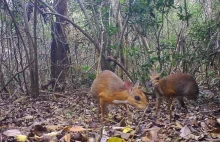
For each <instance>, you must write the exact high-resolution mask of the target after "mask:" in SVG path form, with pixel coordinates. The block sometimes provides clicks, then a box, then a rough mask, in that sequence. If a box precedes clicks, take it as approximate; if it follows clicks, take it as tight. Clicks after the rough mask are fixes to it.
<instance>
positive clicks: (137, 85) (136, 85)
mask: <svg viewBox="0 0 220 142" xmlns="http://www.w3.org/2000/svg"><path fill="white" fill-rule="evenodd" d="M139 84H140V81H139V80H137V81H136V83H135V84H134V87H135V88H137V87H139Z"/></svg>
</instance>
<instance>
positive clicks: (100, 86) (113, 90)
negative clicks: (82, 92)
mask: <svg viewBox="0 0 220 142" xmlns="http://www.w3.org/2000/svg"><path fill="white" fill-rule="evenodd" d="M91 95H92V96H93V97H95V98H99V101H100V108H101V113H102V119H103V117H104V106H105V104H113V103H115V102H114V101H116V100H117V101H119V102H120V101H122V102H123V104H131V105H133V106H136V107H138V108H146V107H147V105H148V100H147V98H146V96H145V95H144V93H143V92H142V91H141V89H139V87H138V86H136V87H132V88H130V90H128V89H127V88H126V85H125V82H124V81H122V80H121V79H120V78H119V77H118V76H117V75H116V74H115V73H113V72H111V71H109V70H105V71H102V72H101V73H100V74H99V75H98V76H97V77H96V79H95V80H94V81H93V84H92V87H91ZM135 96H138V97H139V98H140V101H137V100H135Z"/></svg>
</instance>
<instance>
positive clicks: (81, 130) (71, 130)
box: [69, 126, 86, 132]
mask: <svg viewBox="0 0 220 142" xmlns="http://www.w3.org/2000/svg"><path fill="white" fill-rule="evenodd" d="M69 131H70V132H83V131H86V129H85V128H83V127H82V126H73V127H71V128H70V129H69Z"/></svg>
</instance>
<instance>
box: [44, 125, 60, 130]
mask: <svg viewBox="0 0 220 142" xmlns="http://www.w3.org/2000/svg"><path fill="white" fill-rule="evenodd" d="M45 127H46V128H47V130H49V131H57V130H60V129H62V128H63V126H60V125H45Z"/></svg>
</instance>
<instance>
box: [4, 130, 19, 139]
mask: <svg viewBox="0 0 220 142" xmlns="http://www.w3.org/2000/svg"><path fill="white" fill-rule="evenodd" d="M3 135H5V136H7V137H17V136H18V135H21V132H20V130H18V129H11V130H7V131H5V132H3Z"/></svg>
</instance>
